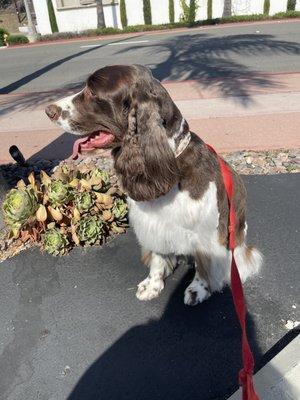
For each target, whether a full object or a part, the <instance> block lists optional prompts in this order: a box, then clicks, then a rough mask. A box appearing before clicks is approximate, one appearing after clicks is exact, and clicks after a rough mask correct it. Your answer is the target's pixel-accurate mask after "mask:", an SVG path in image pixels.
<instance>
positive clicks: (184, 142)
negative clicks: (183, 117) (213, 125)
mask: <svg viewBox="0 0 300 400" xmlns="http://www.w3.org/2000/svg"><path fill="white" fill-rule="evenodd" d="M190 141H191V132H190V131H189V132H187V133H186V134H185V135H184V137H183V138H182V139H181V140H180V142H179V144H178V146H177V148H176V150H175V158H177V157H179V156H180V155H181V154H182V153H183V152H184V150H185V149H186V148H187V147H188V145H189V143H190Z"/></svg>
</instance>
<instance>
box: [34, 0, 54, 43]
mask: <svg viewBox="0 0 300 400" xmlns="http://www.w3.org/2000/svg"><path fill="white" fill-rule="evenodd" d="M33 5H34V10H35V15H36V21H37V27H38V31H39V33H40V34H41V35H46V34H47V33H52V31H51V26H50V21H49V15H48V8H47V0H33Z"/></svg>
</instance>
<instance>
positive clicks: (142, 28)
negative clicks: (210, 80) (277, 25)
mask: <svg viewBox="0 0 300 400" xmlns="http://www.w3.org/2000/svg"><path fill="white" fill-rule="evenodd" d="M284 18H300V11H287V12H280V13H277V14H275V15H273V16H267V15H264V14H252V15H232V16H229V17H224V18H214V19H212V18H210V19H207V20H204V21H196V22H194V23H193V24H190V23H188V22H185V21H182V22H176V23H172V24H160V25H133V26H130V25H129V26H126V27H125V28H124V29H118V28H98V29H88V30H86V31H82V32H57V33H54V34H52V35H43V36H40V37H39V38H38V40H39V41H41V42H43V41H51V40H58V39H76V38H83V37H88V36H105V35H114V34H122V33H133V32H146V31H156V30H166V29H176V28H193V27H197V26H205V25H216V24H227V23H234V22H251V21H264V20H272V19H284ZM0 35H1V31H0Z"/></svg>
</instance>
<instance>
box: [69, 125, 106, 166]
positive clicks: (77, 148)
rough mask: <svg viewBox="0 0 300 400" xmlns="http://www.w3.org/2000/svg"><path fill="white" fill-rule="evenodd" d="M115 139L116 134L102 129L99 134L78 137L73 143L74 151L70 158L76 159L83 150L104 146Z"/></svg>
mask: <svg viewBox="0 0 300 400" xmlns="http://www.w3.org/2000/svg"><path fill="white" fill-rule="evenodd" d="M113 140H114V135H112V134H111V133H109V132H103V131H100V132H99V133H98V134H94V135H91V136H87V137H84V138H82V139H77V140H76V141H75V143H74V145H73V153H72V155H71V157H70V158H72V159H73V160H76V158H78V154H79V153H80V152H81V150H94V149H97V148H102V147H104V146H106V145H108V144H110V143H112V142H113Z"/></svg>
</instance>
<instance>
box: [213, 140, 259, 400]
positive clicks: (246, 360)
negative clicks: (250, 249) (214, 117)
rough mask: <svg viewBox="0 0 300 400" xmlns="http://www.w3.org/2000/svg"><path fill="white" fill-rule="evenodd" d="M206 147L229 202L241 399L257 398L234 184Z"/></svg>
mask: <svg viewBox="0 0 300 400" xmlns="http://www.w3.org/2000/svg"><path fill="white" fill-rule="evenodd" d="M207 147H208V149H209V150H210V151H211V152H212V153H214V154H215V155H216V156H217V158H218V162H219V165H220V170H221V174H222V178H223V182H224V186H225V190H226V193H227V198H228V204H229V227H228V235H229V236H228V238H229V250H230V251H231V255H232V259H231V292H232V298H233V303H234V308H235V311H236V314H237V317H238V320H239V323H240V326H241V329H242V357H243V368H242V369H241V370H240V372H239V382H240V385H241V386H242V388H243V400H259V397H258V396H257V394H256V392H255V389H254V385H253V369H254V358H253V354H252V352H251V348H250V345H249V342H248V337H247V329H246V311H247V309H246V302H245V296H244V291H243V285H242V282H241V278H240V274H239V271H238V268H237V265H236V262H235V259H234V249H235V223H236V217H235V209H234V205H233V193H234V184H233V178H232V173H231V171H230V169H229V167H228V165H227V164H226V163H225V161H224V160H223V159H222V158H221V157H220V156H219V155H218V154H217V152H216V151H215V149H214V148H213V147H211V146H210V145H207Z"/></svg>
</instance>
